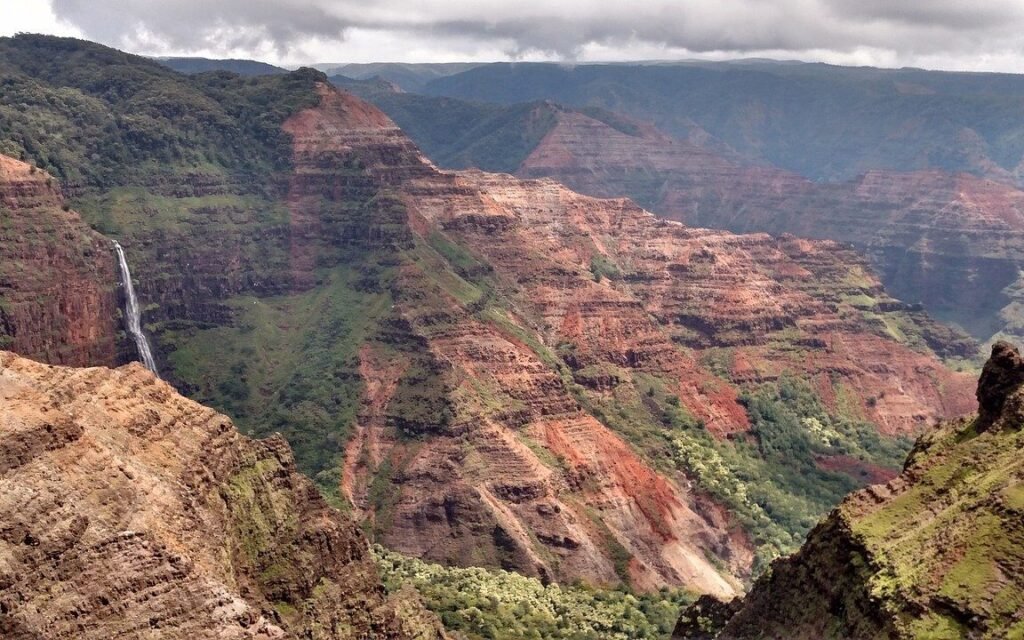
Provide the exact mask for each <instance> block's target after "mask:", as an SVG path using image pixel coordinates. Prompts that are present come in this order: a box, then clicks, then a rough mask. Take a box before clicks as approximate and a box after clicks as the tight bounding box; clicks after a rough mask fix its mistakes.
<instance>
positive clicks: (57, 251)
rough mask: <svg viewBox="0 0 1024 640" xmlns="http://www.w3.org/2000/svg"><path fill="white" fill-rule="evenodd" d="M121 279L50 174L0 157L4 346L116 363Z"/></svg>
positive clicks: (53, 357)
mask: <svg viewBox="0 0 1024 640" xmlns="http://www.w3.org/2000/svg"><path fill="white" fill-rule="evenodd" d="M117 283H118V279H117V271H116V267H115V263H114V258H113V254H112V253H111V246H110V243H109V241H107V240H106V239H105V238H103V237H102V236H100V235H99V234H98V233H95V232H93V231H92V230H90V229H89V227H88V226H86V225H85V223H83V222H82V220H81V219H80V218H79V217H78V214H76V213H75V212H74V211H70V210H68V209H67V207H65V206H64V202H63V199H62V198H61V196H60V193H59V191H58V189H57V187H56V186H55V182H54V180H53V178H51V177H50V176H49V175H47V174H46V173H45V172H43V171H39V170H36V169H34V168H33V167H31V166H29V165H27V164H25V163H23V162H19V161H18V160H15V159H13V158H9V157H6V156H0V346H3V347H4V348H6V349H12V350H14V351H17V352H18V353H22V354H24V355H27V356H30V357H33V358H37V359H40V360H44V361H47V362H52V363H55V364H56V363H61V364H72V365H85V364H113V363H114V362H115V361H116V360H117V344H116V338H117V334H118V330H119V327H118V317H119V316H118V298H117Z"/></svg>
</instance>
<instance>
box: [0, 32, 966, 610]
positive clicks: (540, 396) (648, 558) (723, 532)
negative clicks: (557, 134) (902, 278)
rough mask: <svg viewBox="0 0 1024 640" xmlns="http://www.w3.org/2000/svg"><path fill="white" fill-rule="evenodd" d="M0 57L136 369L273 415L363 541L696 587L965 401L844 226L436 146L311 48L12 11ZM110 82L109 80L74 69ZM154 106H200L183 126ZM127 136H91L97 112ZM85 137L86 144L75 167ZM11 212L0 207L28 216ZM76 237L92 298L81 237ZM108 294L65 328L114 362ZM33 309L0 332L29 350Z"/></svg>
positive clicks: (962, 378)
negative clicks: (125, 323)
mask: <svg viewBox="0 0 1024 640" xmlns="http://www.w3.org/2000/svg"><path fill="white" fill-rule="evenodd" d="M52 50H57V51H59V52H61V55H48V53H47V52H51V53H52ZM0 56H2V59H3V61H4V66H5V68H12V67H13V68H15V69H16V70H17V72H16V73H14V75H13V76H12V81H11V82H10V83H8V84H7V85H4V86H3V87H2V89H3V90H4V91H8V92H11V93H10V95H9V96H8V99H9V100H13V98H11V97H10V96H11V95H17V97H18V99H19V100H27V99H30V98H32V96H39V95H41V96H44V97H47V99H45V100H37V102H36V103H34V104H35V105H36V108H37V109H38V111H36V112H33V113H35V114H40V113H45V114H46V115H47V117H49V118H51V119H52V120H53V122H55V123H58V124H55V125H54V129H55V130H63V129H61V127H68V128H73V127H78V126H82V127H83V128H82V132H83V133H82V134H81V137H79V138H75V137H71V136H56V137H52V138H50V137H46V135H45V131H43V133H39V130H37V129H34V128H32V127H30V126H29V125H28V123H26V122H23V120H19V118H22V117H23V114H22V113H20V112H18V113H8V112H6V111H5V112H2V114H3V115H4V118H5V119H3V120H0V122H2V125H3V127H4V129H3V130H5V131H7V130H16V131H18V132H19V136H15V137H12V138H10V140H29V141H31V143H32V144H29V145H27V146H21V147H17V148H11V147H10V145H11V144H14V143H12V142H10V140H8V141H7V142H5V144H6V145H7V146H5V147H4V149H5V151H6V152H8V153H10V154H12V155H15V156H24V157H26V158H30V159H32V158H34V159H35V161H36V162H38V163H39V164H40V168H38V169H36V174H38V176H39V178H38V179H40V180H42V181H43V183H45V181H46V180H47V179H49V178H47V177H44V176H46V172H51V174H52V175H53V178H52V180H53V181H54V182H60V184H61V186H62V187H63V188H64V189H65V191H66V193H67V194H68V200H67V203H66V204H67V205H68V211H63V208H62V206H58V207H57V209H59V210H60V211H61V212H62V214H63V215H65V216H66V219H67V220H76V221H77V220H85V221H86V222H87V223H88V225H89V226H91V227H92V228H93V229H96V230H97V231H99V232H102V233H103V234H104V235H106V236H107V237H108V238H116V239H117V241H118V242H119V243H120V244H121V245H122V246H123V247H124V250H125V251H126V252H127V255H128V256H129V257H130V260H131V271H132V275H133V277H134V279H135V285H136V286H135V291H136V293H137V295H138V298H139V301H140V303H141V316H142V318H141V325H142V328H143V329H144V330H145V331H146V333H148V334H149V335H150V336H151V337H152V343H153V348H154V355H155V357H156V360H157V365H158V366H159V368H160V372H161V375H162V376H163V377H164V378H165V379H166V380H167V381H168V382H169V383H170V384H172V385H173V386H174V387H176V388H178V389H180V390H181V391H183V392H185V393H186V394H187V395H189V396H191V397H192V398H194V399H196V400H198V401H201V402H203V403H205V404H209V405H211V406H213V407H215V408H216V409H217V410H220V411H223V412H224V413H225V414H227V415H230V416H232V418H233V419H234V420H235V421H236V422H237V424H238V425H239V427H240V428H241V429H242V430H243V431H245V432H246V433H250V434H253V435H257V436H269V435H270V434H272V433H275V432H280V433H281V434H282V435H283V436H284V438H285V439H286V440H287V441H288V443H289V444H290V445H291V448H292V449H293V450H294V452H295V458H296V465H297V467H298V469H299V470H300V471H302V472H304V473H306V474H308V475H309V476H310V477H311V478H312V480H313V482H314V484H315V486H316V487H317V488H318V489H319V490H320V491H321V492H322V494H323V496H324V499H325V500H327V501H328V502H329V503H330V504H333V505H334V506H337V507H339V508H342V509H347V510H350V511H351V513H352V515H353V516H354V517H355V518H356V519H357V520H359V521H360V522H361V523H362V524H363V526H364V527H365V528H366V530H367V531H368V533H369V534H370V536H371V537H372V538H373V539H374V540H375V541H378V542H381V543H383V544H384V545H385V546H387V547H389V548H391V549H394V550H397V551H401V552H403V553H406V554H408V555H412V556H416V557H419V558H422V559H425V560H430V561H435V562H439V563H444V564H450V565H460V566H484V567H491V568H505V569H511V570H515V571H518V572H521V573H522V574H524V575H526V576H534V577H536V578H538V579H540V580H542V581H544V582H552V581H553V582H561V583H566V582H572V581H575V580H580V581H582V582H584V583H587V584H591V585H594V586H604V587H608V586H616V585H624V586H630V587H632V588H635V589H638V590H642V591H654V590H657V589H658V588H660V587H663V586H670V587H686V588H689V589H695V590H700V591H702V592H707V593H713V594H716V595H718V596H721V597H727V596H731V595H733V594H736V593H738V592H740V591H741V590H742V589H743V585H744V581H746V580H748V579H749V578H750V577H751V576H752V575H753V574H754V573H756V572H758V571H759V570H760V569H761V568H763V566H764V565H765V564H766V563H767V562H768V561H769V560H770V559H771V558H773V557H775V556H777V555H779V554H780V553H784V552H786V551H788V550H791V549H793V548H795V547H796V546H797V545H798V543H799V541H800V539H801V538H802V536H803V534H804V533H805V532H806V531H808V530H810V529H811V527H812V526H813V525H814V524H815V522H816V521H817V518H818V517H819V516H820V515H821V514H823V513H825V512H826V511H827V510H828V509H829V508H831V507H832V506H834V504H835V503H836V502H837V501H838V499H839V497H841V496H842V495H844V494H845V493H846V492H848V491H849V490H851V489H854V488H857V487H860V486H863V485H864V484H866V483H867V482H869V481H873V480H877V479H882V478H886V477H892V476H893V475H895V474H896V473H898V470H899V463H900V461H901V460H902V458H903V455H904V453H905V450H906V447H908V446H909V443H910V438H912V437H913V436H915V435H916V434H918V433H920V432H921V431H922V430H924V429H926V428H928V426H929V425H931V424H933V423H934V422H935V421H937V420H939V419H941V418H946V417H953V416H957V415H961V414H964V413H968V412H970V411H972V410H973V409H974V408H975V403H974V400H973V398H972V394H971V389H970V387H971V380H970V376H969V375H968V374H963V373H957V372H955V371H953V370H951V369H949V368H948V367H946V366H944V365H943V364H942V360H941V358H966V357H970V355H971V354H972V353H973V351H974V349H975V348H976V347H975V344H974V343H973V341H972V340H970V339H969V338H967V337H966V336H964V335H963V334H961V333H959V332H957V331H955V330H952V329H949V328H948V327H945V326H943V325H941V324H939V323H937V322H935V321H934V320H932V319H931V318H930V317H929V316H928V315H927V314H926V313H925V312H924V311H923V310H922V309H921V307H920V306H919V305H914V304H907V303H904V302H901V301H900V300H898V299H897V298H894V297H892V296H891V295H889V294H888V293H887V292H886V289H885V288H884V287H883V286H882V284H881V283H880V281H879V280H878V278H876V277H875V275H873V273H872V270H871V268H870V267H869V265H868V263H867V262H866V261H865V260H864V259H863V258H862V257H860V256H859V255H858V254H857V252H856V251H854V250H853V249H851V248H850V247H849V246H847V245H843V244H839V243H837V242H834V241H823V240H807V239H799V238H796V237H793V236H781V237H772V236H769V235H767V234H763V233H757V234H744V235H736V234H733V233H730V232H728V231H716V230H708V229H699V228H693V227H688V226H684V225H682V224H679V223H678V222H673V221H667V220H660V219H658V218H656V217H655V216H654V215H652V214H651V213H649V212H647V211H645V210H644V209H642V208H640V207H639V206H637V205H636V204H634V203H632V202H631V201H629V200H625V199H621V198H620V199H595V198H592V197H587V196H583V195H580V194H578V193H575V192H573V191H571V190H570V189H569V188H566V187H564V186H562V185H560V184H559V183H557V182H555V181H553V180H550V179H540V180H532V179H526V180H524V179H520V178H516V177H512V176H509V175H502V174H492V173H484V172H480V171H461V172H449V171H442V170H439V169H437V168H436V167H435V166H434V165H433V164H432V163H431V162H429V161H428V160H427V159H426V158H425V157H424V156H423V154H422V153H421V152H420V150H419V149H418V148H417V146H416V145H415V144H414V143H413V141H412V140H410V138H409V137H408V136H406V135H405V133H404V132H403V131H402V130H401V129H399V128H398V126H396V125H395V123H394V122H393V121H392V120H391V119H390V118H388V117H387V116H386V115H384V114H383V113H382V112H381V111H380V110H378V109H377V108H375V107H373V106H371V105H370V104H368V103H366V102H364V101H362V100H360V99H359V98H357V97H355V96H353V95H352V94H349V93H347V92H344V91H340V90H338V89H336V88H333V87H331V86H330V85H329V84H328V82H327V79H326V77H325V76H324V75H322V74H319V73H317V72H314V71H311V70H300V71H297V72H294V73H290V74H280V75H272V76H266V77H254V78H244V79H243V78H238V77H237V76H233V75H230V74H223V73H213V74H200V75H198V76H195V77H193V78H190V77H186V76H183V75H180V74H177V73H174V72H172V71H169V70H166V69H164V68H162V67H161V66H160V65H158V64H156V63H154V62H152V61H148V60H143V59H139V58H135V57H132V56H128V55H125V54H120V53H118V52H114V51H112V50H109V49H106V48H103V47H100V46H98V45H91V44H88V43H81V42H78V41H69V40H59V39H47V38H38V37H25V36H19V37H17V38H14V39H7V40H4V41H2V42H0ZM40 60H50V61H51V62H48V63H46V64H42V63H41V62H40ZM75 65H78V66H75ZM121 77H132V78H133V79H134V80H133V81H132V83H130V84H129V86H130V87H131V92H130V93H131V95H129V96H128V97H124V96H122V95H120V94H117V95H111V94H109V93H108V92H105V91H104V90H102V89H97V88H96V87H106V86H108V84H110V83H117V82H118V78H121ZM58 87H59V88H60V91H61V92H62V93H61V95H62V96H64V98H63V99H64V100H71V98H68V97H67V96H77V97H76V98H75V99H76V100H80V101H81V102H82V104H83V105H86V106H88V107H89V108H91V109H94V110H95V114H94V115H95V118H96V119H97V120H99V121H106V119H109V121H110V122H113V123H116V122H119V121H120V122H125V113H126V110H128V109H131V110H132V116H133V118H132V119H129V120H128V121H127V122H128V123H129V124H130V125H131V129H130V130H128V131H124V130H122V129H119V128H118V127H117V126H113V125H112V128H102V127H98V128H97V127H93V128H89V127H86V126H85V125H87V124H88V123H84V125H82V124H80V123H77V121H76V120H75V118H76V117H78V114H79V113H80V111H79V110H77V109H69V110H67V111H62V110H60V109H59V108H57V107H54V106H53V105H55V104H57V105H59V104H63V103H62V102H60V101H57V100H56V99H55V98H54V96H55V95H56V92H57V88H58ZM154 96H160V99H159V100H157V99H155V98H154ZM50 98H54V99H52V100H50ZM182 112H189V113H196V114H201V115H202V117H201V118H198V117H197V119H196V123H197V125H196V126H200V127H205V128H201V129H200V131H201V132H202V136H204V137H201V138H200V139H199V141H198V142H196V138H197V134H196V133H195V132H193V131H192V130H189V129H187V128H182V127H179V123H180V122H181V120H180V113H182ZM90 113H92V112H90ZM239 114H242V115H239ZM257 114H260V115H259V116H257ZM118 118H120V120H118ZM125 126H128V125H125ZM154 130H159V131H161V132H162V134H161V136H152V137H145V138H144V139H145V140H146V144H144V145H136V146H135V147H132V148H133V149H135V151H134V153H137V154H138V156H137V157H136V156H122V155H118V152H117V150H118V149H121V148H122V147H121V146H119V145H121V144H122V142H121V140H122V138H120V137H119V136H126V137H125V138H124V139H125V140H127V139H132V140H135V139H138V138H139V137H143V136H149V135H150V134H151V133H152V132H153V131H154ZM33 136H35V137H33ZM76 145H78V146H76ZM86 148H89V149H92V148H97V149H101V150H104V151H103V153H102V154H99V153H98V154H97V155H98V157H97V158H96V159H95V160H93V161H90V162H80V161H79V160H78V159H79V158H83V157H85V155H84V154H85V151H84V150H85V149H86ZM39 149H42V150H43V151H45V153H43V152H39V151H38V150H39ZM33 150H36V154H35V155H33ZM104 154H105V155H104ZM193 156H194V157H193ZM5 162H7V163H8V164H11V165H12V166H15V164H17V163H18V161H14V160H8V161H5ZM17 166H21V165H17ZM26 166H27V165H26ZM31 171H32V169H31V167H29V173H30V175H36V174H32V173H31ZM17 180H18V179H12V182H13V183H15V184H17ZM8 188H9V189H11V190H13V189H15V188H21V187H13V186H12V187H8ZM46 193H49V194H51V196H50V197H52V198H57V196H56V195H55V194H56V192H55V191H50V192H46ZM53 201H54V202H55V203H59V200H56V199H55V200H53ZM6 206H8V207H10V205H6ZM19 207H20V208H18V209H13V208H11V209H10V214H9V215H6V214H7V213H8V212H7V211H6V210H5V212H4V213H5V219H7V218H9V219H10V220H12V221H14V222H15V223H17V224H23V223H24V220H28V219H31V218H30V216H31V215H41V214H40V213H38V212H37V210H36V209H31V208H26V207H25V205H19ZM52 209H53V208H52V207H48V208H46V209H45V211H44V213H46V215H56V212H55V211H53V210H52ZM73 211H77V212H79V213H78V214H75V213H73ZM79 214H80V218H79V217H77V216H78V215H79ZM23 219H24V220H23ZM75 224H76V225H79V226H78V227H76V229H78V230H79V231H77V232H76V233H80V237H81V238H86V239H87V238H100V236H98V235H97V233H96V232H95V231H92V230H90V229H88V228H86V226H85V225H83V224H82V223H81V222H80V221H79V222H75ZM47 230H49V228H47ZM77 237H79V236H76V238H77ZM48 241H50V242H54V243H56V242H57V236H55V235H50V236H48ZM76 242H78V243H79V244H76V245H75V246H81V244H80V242H79V241H78V240H77V239H76ZM97 242H102V243H103V244H101V245H97V246H102V251H101V252H99V253H97V254H95V256H94V257H96V256H98V258H97V260H99V261H100V262H102V263H103V264H102V267H101V268H102V269H103V270H104V272H103V273H102V274H100V275H101V276H102V277H97V278H96V281H97V282H98V283H103V284H102V285H101V286H105V287H108V288H110V289H109V290H111V291H112V290H113V288H114V287H116V284H115V283H116V282H117V276H116V275H115V271H114V270H115V266H116V262H115V258H114V254H113V251H112V247H113V244H112V242H110V241H108V240H106V239H101V240H97ZM12 246H15V245H7V244H6V243H4V244H3V245H0V251H5V252H6V251H8V250H9V249H10V247H12ZM3 257H4V258H5V259H4V261H3V262H2V263H0V264H3V265H8V264H11V263H10V262H9V261H7V260H6V257H7V255H6V254H5V255H4V256H3ZM98 268H99V267H98ZM41 273H43V274H46V275H47V278H48V279H47V280H45V281H36V280H32V279H25V280H21V281H18V285H19V286H20V287H23V289H24V290H25V291H30V292H31V298H30V299H32V300H33V301H34V300H38V299H45V295H43V294H44V293H45V292H46V291H49V290H51V289H52V288H53V287H55V286H56V283H58V282H60V278H62V277H64V276H63V275H62V272H60V271H58V270H46V269H44V270H42V271H41ZM98 286H100V285H98ZM25 295H26V296H28V295H29V294H25ZM6 299H7V298H6V296H5V300H6ZM117 302H118V300H117V298H116V296H111V297H110V299H109V301H108V304H111V305H112V306H110V307H109V309H110V313H109V316H104V317H103V318H97V319H96V320H94V321H82V322H80V323H77V324H76V329H77V330H88V331H91V332H94V333H95V334H96V335H98V336H102V337H103V339H105V340H108V341H109V343H106V344H110V345H112V346H111V350H110V351H109V357H111V358H112V359H114V360H116V361H118V362H119V361H123V360H124V359H127V358H130V357H134V353H133V352H132V349H131V346H130V344H129V343H128V340H127V336H126V335H123V334H119V331H120V329H121V327H120V325H119V324H118V323H117V322H116V320H115V319H116V318H117V316H118V313H117ZM40 313H42V312H40ZM34 318H35V316H30V315H25V316H18V317H16V318H15V320H16V322H15V321H11V326H13V330H12V332H11V334H12V335H14V336H15V337H17V336H18V335H19V333H20V334H21V335H25V332H22V330H21V327H22V326H31V325H30V323H32V322H37V323H39V322H40V321H39V320H35V319H34ZM104 323H110V324H104ZM57 329H59V327H57V328H55V329H51V330H49V331H48V332H40V333H38V334H35V333H34V334H33V335H38V336H39V337H38V338H35V339H36V340H39V341H40V343H39V345H38V346H31V345H30V347H24V348H25V349H26V355H33V356H35V357H39V358H41V359H44V360H50V361H52V362H59V361H60V360H58V359H57V357H55V356H51V355H50V354H52V353H55V347H54V346H53V345H56V344H60V340H62V339H64V338H63V337H62V336H63V334H62V333H61V331H59V330H57ZM26 331H27V330H26ZM30 348H31V349H35V351H34V352H32V351H30V350H29V349H30ZM21 349H22V347H18V346H17V345H15V350H21ZM105 353H107V352H105ZM77 357H81V358H82V359H83V360H89V361H87V362H75V364H108V363H109V362H104V361H102V360H101V359H100V361H92V360H90V358H92V357H93V356H89V355H88V354H84V355H81V356H77Z"/></svg>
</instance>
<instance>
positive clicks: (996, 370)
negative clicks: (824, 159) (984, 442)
mask: <svg viewBox="0 0 1024 640" xmlns="http://www.w3.org/2000/svg"><path fill="white" fill-rule="evenodd" d="M1021 384H1024V358H1021V355H1020V351H1018V350H1017V347H1015V346H1013V345H1012V344H1010V343H1009V342H1005V341H1002V340H1000V341H999V342H996V343H995V344H994V345H992V355H991V356H990V357H989V359H988V362H986V363H985V368H984V369H982V371H981V378H980V379H979V380H978V392H977V395H978V429H979V431H981V430H984V429H987V428H988V427H990V426H991V425H992V424H993V423H994V422H995V421H996V420H997V419H998V418H999V417H1000V415H1001V414H1002V412H1003V407H1004V405H1005V404H1006V401H1007V400H1008V399H1009V397H1010V396H1011V394H1012V393H1013V392H1014V391H1015V390H1016V389H1017V388H1019V387H1020V386H1021Z"/></svg>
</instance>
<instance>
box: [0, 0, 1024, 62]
mask: <svg viewBox="0 0 1024 640" xmlns="http://www.w3.org/2000/svg"><path fill="white" fill-rule="evenodd" d="M0 7H2V10H0V16H2V20H0V35H11V34H14V33H18V32H30V33H49V34H56V35H69V36H76V37H81V38H87V39H89V40H95V41H98V42H101V43H103V44H107V45H110V46H113V47H117V48H119V49H123V50H126V51H131V52H133V53H139V54H143V55H152V56H169V55H196V56H206V57H215V58H225V57H234V58H249V59H256V60H263V61H266V62H270V63H273V64H279V65H282V66H288V67H296V66H300V65H303V64H311V63H332V62H337V63H344V62H382V61H383V62H454V61H473V62H477V61H492V60H530V61H540V60H551V61H565V62H594V61H625V60H672V59H694V58H698V59H712V60H723V59H733V58H749V57H759V58H775V59H786V60H806V61H822V62H830V63H835V64H845V65H871V66H882V67H901V66H915V67H923V68H929V69H950V70H972V71H1008V72H1024V0H674V1H669V0H633V1H632V2H622V1H620V2H615V1H613V0H514V1H510V0H0Z"/></svg>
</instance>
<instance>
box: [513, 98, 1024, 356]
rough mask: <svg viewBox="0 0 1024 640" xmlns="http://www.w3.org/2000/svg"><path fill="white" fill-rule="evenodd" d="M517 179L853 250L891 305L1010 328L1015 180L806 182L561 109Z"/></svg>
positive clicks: (1022, 227)
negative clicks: (910, 304)
mask: <svg viewBox="0 0 1024 640" xmlns="http://www.w3.org/2000/svg"><path fill="white" fill-rule="evenodd" d="M554 114H555V117H556V118H557V124H556V125H555V126H554V127H553V128H552V129H551V131H550V132H548V134H547V135H546V136H545V137H544V139H543V140H542V141H541V142H540V143H539V144H538V145H537V147H536V148H535V149H534V150H533V152H532V153H531V154H530V155H529V156H528V157H527V158H526V159H525V160H524V161H523V163H522V165H521V166H520V167H519V169H518V170H517V174H518V175H521V176H524V177H551V178H554V179H556V180H559V181H561V182H563V183H564V184H566V185H567V186H569V187H570V188H573V189H576V190H578V191H580V192H581V193H586V194H590V195H597V196H603V197H614V196H629V197H631V198H633V199H635V200H636V201H637V202H640V203H641V204H643V205H644V206H646V207H648V208H650V209H651V210H652V211H654V212H656V213H658V214H659V215H661V216H664V217H667V218H670V219H675V220H680V221H683V222H685V223H687V224H690V225H694V226H706V227H713V228H720V229H729V230H731V231H734V232H738V233H748V232H752V231H766V232H769V233H774V234H783V233H792V234H795V235H798V236H802V237H812V238H832V239H835V240H841V241H845V242H852V243H854V244H856V245H857V246H858V247H859V248H861V249H862V250H864V251H866V253H867V255H868V256H869V258H870V259H871V262H872V265H873V266H874V267H875V268H876V269H877V270H878V271H879V273H880V274H881V276H882V279H883V280H884V281H885V283H886V285H887V286H888V287H889V288H890V290H891V291H892V292H893V293H894V294H895V295H897V296H899V297H901V298H904V299H906V300H910V301H914V302H924V303H926V305H927V306H928V308H929V309H931V310H933V311H935V312H936V313H938V314H940V315H941V316H942V317H944V318H949V319H952V320H954V321H956V322H959V323H961V324H962V325H963V326H964V327H965V328H966V329H968V330H970V331H971V332H972V333H974V334H975V335H977V336H978V337H980V338H982V339H987V338H988V337H989V336H991V335H992V334H993V333H996V332H999V331H1007V332H1009V333H1011V334H1016V333H1017V332H1018V331H1019V326H1020V323H1021V317H1020V314H1019V311H1018V309H1017V306H1019V305H1014V296H1013V291H1009V290H1007V289H1008V288H1010V287H1012V286H1013V285H1014V284H1015V283H1016V282H1017V279H1018V276H1019V272H1020V269H1021V261H1020V256H1021V255H1022V254H1024V251H1022V249H1024V217H1022V216H1024V192H1022V191H1021V190H1020V189H1019V188H1018V187H1017V186H1015V185H1014V184H1013V183H1012V181H1004V182H998V181H996V180H994V179H989V178H983V177H976V176H973V175H970V174H966V173H958V174H957V173H950V172H947V171H942V170H937V169H935V170H920V171H907V172H896V171H884V170H873V171H868V172H866V173H864V174H862V175H861V176H859V177H858V178H856V179H853V180H849V181H846V182H838V183H815V182H812V181H810V180H807V179H805V178H803V177H801V176H799V175H797V174H793V173H790V172H786V171H783V170H780V169H777V168H774V167H771V166H764V165H755V164H751V163H750V162H749V161H744V160H743V159H742V158H740V157H739V156H738V155H737V154H735V153H734V152H730V150H729V149H728V148H726V147H725V146H724V145H722V144H720V143H717V144H716V143H715V142H714V140H713V139H711V138H710V136H707V135H706V134H703V135H702V132H701V131H700V130H699V129H698V130H696V131H695V132H694V133H692V134H691V135H690V136H689V138H687V139H685V140H682V139H674V138H671V137H669V136H667V135H665V134H663V133H661V132H659V131H658V130H657V129H655V128H654V127H652V126H649V125H640V124H636V125H634V126H633V128H632V129H630V130H628V131H626V130H622V129H616V128H614V127H612V126H609V125H608V124H606V123H604V122H601V121H599V120H597V119H595V118H593V117H590V116H588V115H585V114H583V113H580V112H578V111H572V110H567V109H556V110H554Z"/></svg>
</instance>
